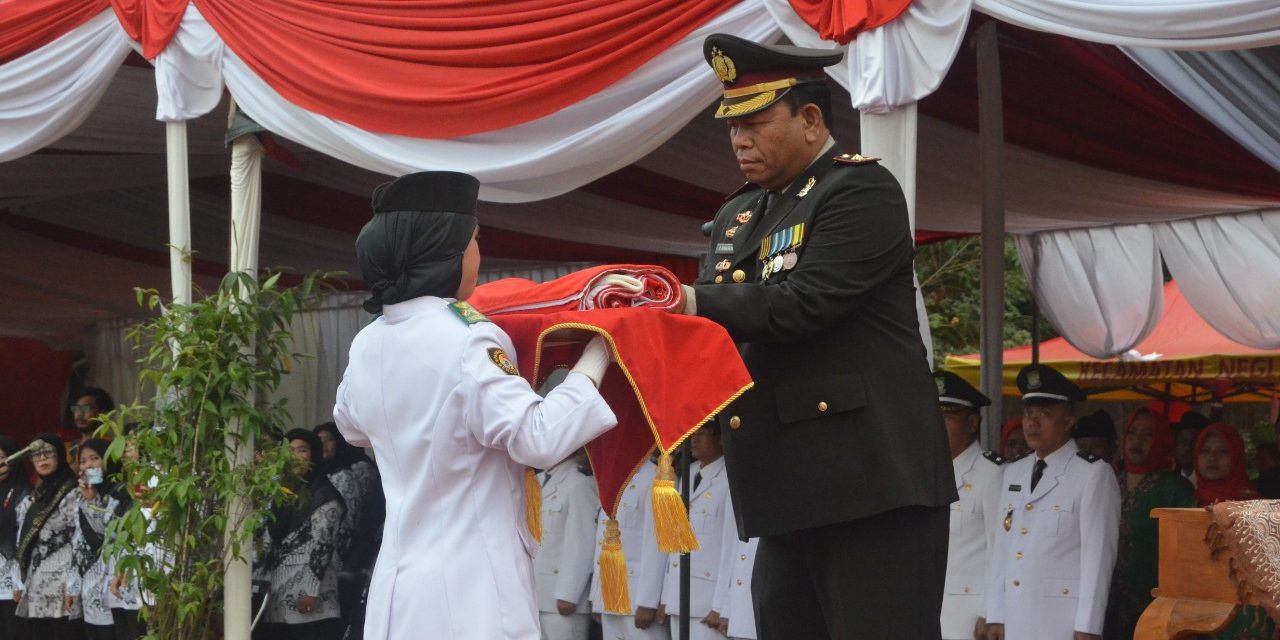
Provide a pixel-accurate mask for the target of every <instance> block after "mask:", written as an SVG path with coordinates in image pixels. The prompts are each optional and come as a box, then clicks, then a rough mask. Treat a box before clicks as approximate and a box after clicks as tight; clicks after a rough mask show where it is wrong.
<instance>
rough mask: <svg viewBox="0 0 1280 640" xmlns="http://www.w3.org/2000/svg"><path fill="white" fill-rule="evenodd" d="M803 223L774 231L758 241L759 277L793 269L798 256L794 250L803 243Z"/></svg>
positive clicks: (765, 277)
mask: <svg viewBox="0 0 1280 640" xmlns="http://www.w3.org/2000/svg"><path fill="white" fill-rule="evenodd" d="M804 231H805V223H803V222H801V223H800V224H797V225H794V226H790V227H787V228H786V229H782V230H781V231H776V232H774V233H772V234H770V235H769V237H767V238H765V239H763V240H761V241H760V253H759V255H758V256H757V257H758V259H759V260H760V263H761V276H760V277H761V278H763V279H765V280H768V279H769V277H770V276H772V275H774V274H777V273H781V272H783V271H789V270H791V269H794V268H795V266H796V263H797V262H799V260H800V258H799V256H798V255H796V251H797V250H798V249H799V248H800V245H802V244H804Z"/></svg>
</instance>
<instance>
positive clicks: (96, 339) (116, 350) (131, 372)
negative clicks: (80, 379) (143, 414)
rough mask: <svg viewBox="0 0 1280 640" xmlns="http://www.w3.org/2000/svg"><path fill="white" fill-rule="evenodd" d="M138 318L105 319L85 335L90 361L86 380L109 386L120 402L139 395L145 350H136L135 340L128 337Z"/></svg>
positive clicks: (134, 398)
mask: <svg viewBox="0 0 1280 640" xmlns="http://www.w3.org/2000/svg"><path fill="white" fill-rule="evenodd" d="M136 322H137V321H136V320H133V319H130V318H117V319H114V320H104V321H102V322H99V323H97V324H95V325H94V326H93V328H91V329H89V331H88V332H86V334H85V338H84V356H85V360H86V361H87V362H88V364H89V367H88V373H87V375H86V376H85V383H86V384H88V386H91V387H98V388H99V389H104V390H106V392H107V393H110V394H111V397H112V399H114V400H115V401H116V404H117V405H126V404H130V403H132V402H133V401H134V400H137V399H138V376H139V374H141V373H142V365H141V364H139V363H138V360H139V359H140V358H142V357H143V356H145V355H146V352H145V351H143V352H135V351H134V349H133V342H132V341H130V340H129V339H128V338H127V336H128V332H129V327H132V326H133V325H134V324H136ZM144 348H145V347H144ZM147 393H150V392H149V391H148V392H147Z"/></svg>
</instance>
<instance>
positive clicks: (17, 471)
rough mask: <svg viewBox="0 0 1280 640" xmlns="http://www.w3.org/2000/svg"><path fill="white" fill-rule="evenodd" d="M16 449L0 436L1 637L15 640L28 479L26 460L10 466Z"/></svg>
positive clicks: (16, 635)
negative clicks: (20, 528) (20, 537)
mask: <svg viewBox="0 0 1280 640" xmlns="http://www.w3.org/2000/svg"><path fill="white" fill-rule="evenodd" d="M17 450H18V441H17V440H14V439H13V438H10V437H9V436H0V640H18V639H19V638H22V637H25V636H21V635H19V632H18V618H17V608H18V603H17V602H16V601H14V599H13V592H15V591H21V590H22V577H21V575H20V574H21V572H20V570H19V568H18V526H19V524H20V523H21V522H22V516H23V514H25V513H26V509H27V503H26V498H27V494H29V493H31V483H30V482H28V481H27V468H26V466H27V465H26V464H25V463H21V462H19V463H16V464H15V465H14V466H13V467H10V466H9V465H8V464H7V463H6V462H5V459H6V458H8V457H9V454H11V453H14V452H16V451H17Z"/></svg>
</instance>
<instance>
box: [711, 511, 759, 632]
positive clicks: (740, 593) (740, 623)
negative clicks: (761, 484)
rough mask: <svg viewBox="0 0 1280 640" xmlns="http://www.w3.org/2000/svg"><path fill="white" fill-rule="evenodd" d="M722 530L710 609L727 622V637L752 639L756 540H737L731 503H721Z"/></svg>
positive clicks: (754, 619)
mask: <svg viewBox="0 0 1280 640" xmlns="http://www.w3.org/2000/svg"><path fill="white" fill-rule="evenodd" d="M725 511H726V516H725V519H724V521H725V523H726V525H725V528H724V536H723V539H722V541H721V543H720V544H721V549H720V550H721V554H720V580H719V581H718V582H717V583H716V593H715V598H714V599H713V601H712V605H711V608H712V609H714V610H715V611H716V612H718V613H719V614H720V617H721V618H728V619H729V637H730V638H741V639H744V640H755V638H756V612H755V608H754V606H755V605H754V603H752V601H751V575H752V573H753V572H754V569H755V566H756V546H757V545H758V544H759V542H760V539H759V538H751V539H749V540H747V541H746V542H743V541H742V540H739V539H738V527H736V526H734V524H733V523H734V522H737V520H735V518H734V513H733V503H732V502H729V503H726V504H725Z"/></svg>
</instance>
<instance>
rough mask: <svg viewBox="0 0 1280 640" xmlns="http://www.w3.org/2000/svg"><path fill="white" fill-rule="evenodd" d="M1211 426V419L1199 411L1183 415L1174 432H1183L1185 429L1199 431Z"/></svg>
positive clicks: (1175, 425) (1174, 427)
mask: <svg viewBox="0 0 1280 640" xmlns="http://www.w3.org/2000/svg"><path fill="white" fill-rule="evenodd" d="M1207 426H1209V419H1208V418H1206V417H1205V415H1204V414H1203V413H1200V412H1199V411H1188V412H1186V413H1184V414H1182V417H1181V418H1179V419H1178V422H1177V423H1176V424H1174V425H1173V430H1174V431H1182V430H1183V429H1195V430H1196V431H1199V430H1201V429H1203V428H1205V427H1207Z"/></svg>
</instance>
